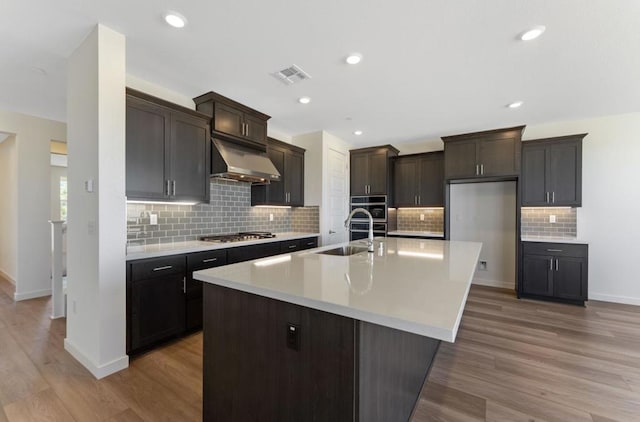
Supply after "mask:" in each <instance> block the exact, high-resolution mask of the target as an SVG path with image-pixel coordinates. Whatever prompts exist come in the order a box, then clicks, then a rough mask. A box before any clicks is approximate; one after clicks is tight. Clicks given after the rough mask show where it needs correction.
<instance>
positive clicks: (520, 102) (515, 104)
mask: <svg viewBox="0 0 640 422" xmlns="http://www.w3.org/2000/svg"><path fill="white" fill-rule="evenodd" d="M522 104H523V103H522V101H515V102H513V103H511V104H507V107H508V108H518V107H520V106H521V105H522Z"/></svg>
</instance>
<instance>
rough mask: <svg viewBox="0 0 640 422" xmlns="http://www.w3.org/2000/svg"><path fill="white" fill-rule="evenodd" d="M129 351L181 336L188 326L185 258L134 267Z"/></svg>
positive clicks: (155, 259)
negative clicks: (186, 325) (186, 323)
mask: <svg viewBox="0 0 640 422" xmlns="http://www.w3.org/2000/svg"><path fill="white" fill-rule="evenodd" d="M127 291H128V293H129V296H130V297H129V304H130V308H129V310H128V316H129V318H128V321H129V333H130V334H129V335H130V342H129V349H130V350H140V349H143V348H146V347H149V346H151V345H153V344H155V343H157V342H159V341H162V340H166V339H168V338H173V337H176V336H178V335H180V334H181V333H182V332H183V331H184V327H185V259H184V256H183V255H182V256H173V257H168V258H153V259H146V260H142V261H136V262H134V263H133V264H131V276H130V279H129V285H128V286H127Z"/></svg>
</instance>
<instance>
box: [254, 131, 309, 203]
mask: <svg viewBox="0 0 640 422" xmlns="http://www.w3.org/2000/svg"><path fill="white" fill-rule="evenodd" d="M304 153H305V150H304V149H303V148H300V147H297V146H295V145H291V144H287V143H285V142H281V141H278V140H277V139H273V138H269V143H268V145H267V155H268V156H269V159H270V160H271V162H272V163H273V165H274V166H275V167H276V169H277V170H278V172H279V173H280V176H281V179H280V181H278V182H271V183H270V184H268V185H252V186H251V205H279V206H280V205H285V206H286V205H289V206H293V207H301V206H304Z"/></svg>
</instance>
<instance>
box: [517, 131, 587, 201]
mask: <svg viewBox="0 0 640 422" xmlns="http://www.w3.org/2000/svg"><path fill="white" fill-rule="evenodd" d="M586 135H587V134H586V133H584V134H579V135H571V136H562V137H556V138H546V139H538V140H532V141H527V142H523V144H522V205H523V206H525V207H535V206H542V207H549V206H569V207H580V206H582V140H583V139H584V137H585V136H586Z"/></svg>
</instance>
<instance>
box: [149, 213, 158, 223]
mask: <svg viewBox="0 0 640 422" xmlns="http://www.w3.org/2000/svg"><path fill="white" fill-rule="evenodd" d="M149 224H150V225H152V226H157V225H158V214H149Z"/></svg>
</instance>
